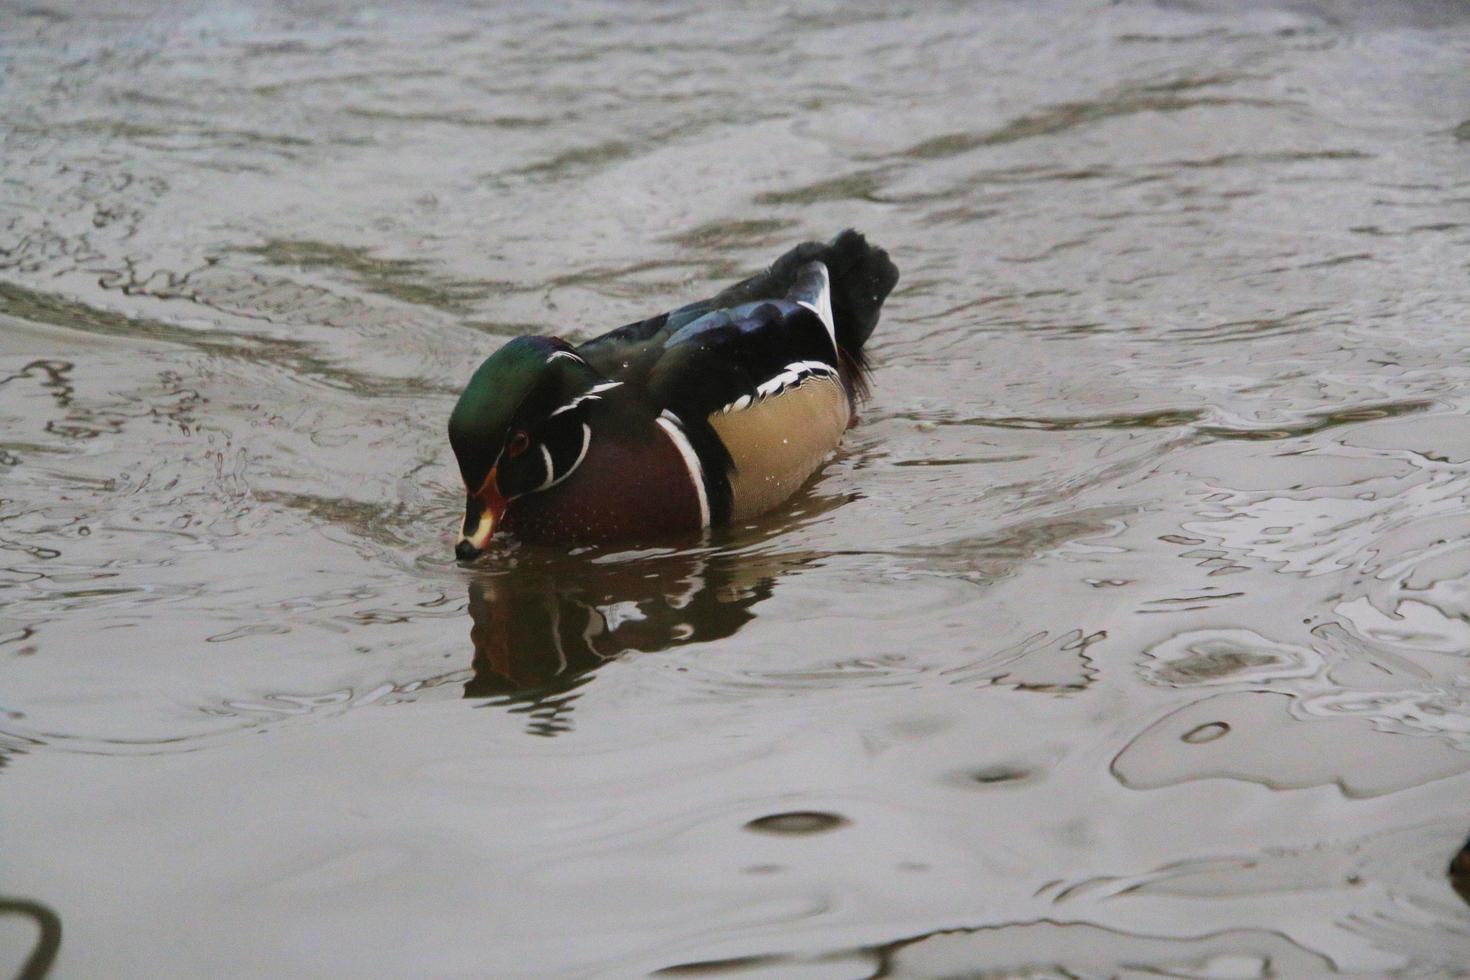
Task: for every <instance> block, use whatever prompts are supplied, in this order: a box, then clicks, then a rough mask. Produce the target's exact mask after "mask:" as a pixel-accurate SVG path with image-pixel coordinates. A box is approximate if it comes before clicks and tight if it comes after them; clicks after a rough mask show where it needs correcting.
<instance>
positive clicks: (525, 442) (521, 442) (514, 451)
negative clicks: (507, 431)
mask: <svg viewBox="0 0 1470 980" xmlns="http://www.w3.org/2000/svg"><path fill="white" fill-rule="evenodd" d="M530 446H531V437H530V436H528V435H526V433H525V432H517V433H516V434H515V435H513V436H511V437H510V442H509V443H507V444H506V447H505V451H506V452H507V453H508V454H510V458H511V459H515V458H516V457H517V456H519V455H520V454H521V453H523V452H525V451H526V450H527V449H529V448H530Z"/></svg>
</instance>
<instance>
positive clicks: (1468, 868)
mask: <svg viewBox="0 0 1470 980" xmlns="http://www.w3.org/2000/svg"><path fill="white" fill-rule="evenodd" d="M1449 875H1450V887H1451V888H1453V889H1454V890H1455V894H1456V895H1459V896H1460V897H1461V898H1463V899H1464V900H1465V902H1466V904H1467V905H1470V841H1467V842H1466V843H1465V846H1464V847H1462V848H1460V850H1459V853H1457V854H1456V855H1455V856H1454V858H1453V859H1452V860H1451V861H1450V870H1449Z"/></svg>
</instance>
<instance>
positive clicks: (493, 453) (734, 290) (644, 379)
mask: <svg viewBox="0 0 1470 980" xmlns="http://www.w3.org/2000/svg"><path fill="white" fill-rule="evenodd" d="M897 282H898V270H897V269H896V268H895V267H894V265H893V263H892V262H891V261H889V258H888V254H887V253H886V252H884V251H883V250H882V249H881V248H877V247H876V246H872V245H869V244H868V242H867V240H866V239H864V238H863V236H862V235H860V234H858V233H857V232H855V231H852V230H850V229H849V230H847V231H844V232H842V233H841V234H839V235H838V236H837V237H836V238H834V239H833V240H832V241H831V242H830V243H827V244H823V243H820V242H806V243H804V244H802V245H798V246H796V247H795V248H793V249H791V250H790V251H789V252H787V253H786V254H785V255H782V256H781V257H780V258H779V259H777V260H776V261H775V263H774V264H773V265H772V266H771V267H770V268H769V269H767V270H766V271H765V272H762V273H759V274H758V275H754V276H751V277H750V278H749V279H746V280H743V281H742V282H738V283H736V284H735V285H733V286H730V287H729V288H727V289H725V290H724V291H723V292H721V293H719V294H718V295H716V296H714V297H713V298H711V299H708V300H704V301H703V302H699V303H692V304H690V305H688V306H684V307H681V308H680V309H677V310H674V311H673V312H671V313H663V314H660V315H658V316H655V317H652V318H651V319H648V320H642V321H639V322H637V323H630V324H628V325H627V326H624V327H619V328H618V329H616V330H613V331H612V332H610V333H607V334H604V335H602V336H601V337H598V338H596V339H595V340H589V341H587V342H586V343H584V344H582V345H580V346H573V345H572V344H569V343H567V342H566V341H564V340H562V339H560V338H558V337H517V338H516V339H515V340H512V341H510V342H509V343H507V344H506V345H505V346H504V347H501V348H500V349H499V350H498V351H496V352H495V353H494V354H492V355H491V356H490V357H489V358H487V359H486V360H485V362H484V363H483V364H481V365H480V367H479V369H478V370H476V371H475V373H474V376H473V377H471V378H470V383H469V385H468V386H467V387H466V388H465V390H464V394H462V395H461V396H460V398H459V402H458V404H456V405H455V407H454V412H453V414H452V415H451V416H450V418H449V442H450V445H451V446H453V448H454V455H455V457H456V458H457V459H458V461H459V470H460V474H461V475H462V476H463V477H464V484H465V489H466V492H467V496H466V500H465V516H464V524H463V525H462V527H461V529H460V537H459V541H458V543H457V544H456V546H455V555H456V556H457V557H458V558H459V559H460V560H461V561H468V560H471V559H473V558H475V557H477V556H478V555H479V554H480V552H481V551H483V550H484V548H485V545H486V542H488V541H489V539H490V536H491V534H493V533H494V532H495V531H496V530H497V529H500V528H504V529H505V530H506V531H507V532H509V533H511V534H513V535H515V536H517V537H519V538H522V539H524V540H530V541H547V542H582V541H597V540H610V539H615V538H626V537H633V536H650V535H654V534H662V533H667V532H674V531H695V530H699V529H702V528H707V527H711V526H714V527H719V526H723V525H728V524H729V523H730V522H731V521H738V520H743V519H746V518H749V517H752V516H754V515H756V514H759V513H762V512H764V511H767V510H770V509H771V508H773V507H775V506H777V505H778V504H780V503H781V502H782V501H784V500H786V498H788V497H789V496H791V494H792V493H794V492H795V491H796V490H797V488H799V487H800V486H801V485H802V484H803V483H804V482H806V480H807V478H808V477H810V476H811V475H812V473H813V472H815V470H816V469H817V467H818V466H819V465H821V463H822V461H823V460H824V459H825V458H826V457H827V455H828V454H829V453H831V452H832V450H833V449H835V448H836V447H837V444H838V442H839V441H840V440H841V438H842V433H843V432H844V431H846V429H847V427H848V426H849V425H850V424H851V423H852V421H853V419H854V415H853V411H854V408H855V406H856V404H857V403H858V401H859V400H860V399H861V398H862V397H863V396H864V395H865V394H866V392H867V385H866V373H867V367H868V362H867V358H866V357H865V356H864V354H863V345H864V344H865V343H866V342H867V339H868V337H869V335H871V334H872V332H873V328H874V326H876V325H877V323H878V314H879V311H880V309H881V308H882V306H883V301H884V299H886V298H887V296H888V294H889V292H890V291H891V290H892V289H893V287H894V284H895V283H897Z"/></svg>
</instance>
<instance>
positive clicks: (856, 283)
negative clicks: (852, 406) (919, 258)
mask: <svg viewBox="0 0 1470 980" xmlns="http://www.w3.org/2000/svg"><path fill="white" fill-rule="evenodd" d="M815 258H818V259H820V260H821V262H822V263H823V264H824V265H825V266H826V267H827V275H828V277H829V278H830V281H831V284H832V322H833V326H834V328H835V329H836V332H837V346H838V347H840V348H841V349H842V353H843V354H845V355H846V356H847V357H848V358H850V359H851V360H852V362H853V364H854V365H855V366H856V367H857V369H858V373H859V376H861V374H862V372H864V371H866V370H867V367H868V359H867V357H866V356H865V355H864V354H863V347H864V345H865V344H867V342H868V338H869V337H871V336H872V335H873V328H874V327H876V326H877V325H878V314H879V313H880V312H882V309H883V301H884V300H885V299H887V298H888V294H889V293H890V292H892V291H893V287H894V286H895V285H897V283H898V268H897V266H895V265H894V264H893V261H892V260H891V259H890V258H889V257H888V253H887V252H885V251H884V250H883V249H881V248H879V247H878V246H876V245H869V244H868V240H867V239H866V238H864V237H863V236H862V234H861V233H859V232H856V231H854V230H852V229H851V228H848V229H847V230H846V231H843V232H841V233H840V234H839V235H838V236H837V237H836V238H834V239H832V241H831V242H830V243H829V244H828V245H826V246H824V247H823V249H822V252H821V254H820V255H817V256H815Z"/></svg>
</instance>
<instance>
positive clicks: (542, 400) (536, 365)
mask: <svg viewBox="0 0 1470 980" xmlns="http://www.w3.org/2000/svg"><path fill="white" fill-rule="evenodd" d="M615 384H616V383H615V382H608V381H606V379H604V378H603V377H602V376H601V375H599V374H598V373H597V372H596V371H594V370H593V369H592V368H591V367H590V366H589V365H588V364H587V362H586V361H584V360H583V359H582V358H581V357H580V356H579V355H578V354H577V352H576V351H575V350H573V349H572V347H571V345H570V344H568V343H566V342H565V341H563V340H560V339H557V338H554V337H517V338H516V339H515V340H512V341H511V342H510V343H508V344H506V345H505V346H504V347H502V348H500V350H498V351H496V352H495V353H494V354H492V355H490V357H488V358H486V360H485V362H484V363H483V364H481V365H480V367H479V369H478V370H476V371H475V373H474V376H473V377H471V378H470V383H469V385H468V386H467V387H466V388H465V390H464V394H462V395H460V396H459V402H458V403H457V404H456V405H455V406H454V412H453V414H451V415H450V416H449V444H450V445H451V446H452V447H453V448H454V455H455V458H456V459H457V460H458V461H459V472H460V475H461V476H462V477H463V478H464V485H465V512H464V524H463V525H462V526H461V527H460V534H459V541H458V543H457V544H456V545H455V548H454V554H455V556H456V557H457V558H459V559H460V560H461V561H469V560H470V559H473V558H475V557H477V556H478V555H479V554H480V552H481V551H483V550H484V548H485V544H486V542H487V541H489V540H490V535H492V534H493V533H495V529H496V527H497V526H499V524H500V522H501V519H502V518H503V517H504V516H505V512H506V510H507V509H508V508H510V507H511V506H513V505H514V504H515V502H516V500H518V499H520V498H521V497H525V496H526V495H528V494H533V493H539V492H541V491H543V490H549V489H551V488H552V487H554V486H556V485H557V484H558V483H560V482H562V481H563V480H565V479H566V478H567V477H569V476H571V475H572V473H573V472H575V471H576V469H577V467H578V466H579V465H581V463H582V460H583V459H584V458H585V457H586V455H587V449H588V447H589V446H590V445H591V442H592V430H591V428H590V426H589V425H588V422H587V411H586V409H587V402H589V401H591V400H594V399H595V398H596V397H598V396H597V395H596V392H597V391H598V390H605V389H606V388H607V387H613V386H615Z"/></svg>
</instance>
